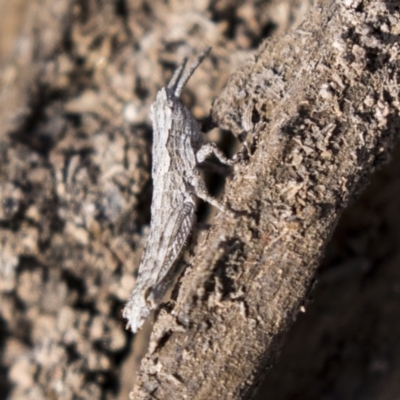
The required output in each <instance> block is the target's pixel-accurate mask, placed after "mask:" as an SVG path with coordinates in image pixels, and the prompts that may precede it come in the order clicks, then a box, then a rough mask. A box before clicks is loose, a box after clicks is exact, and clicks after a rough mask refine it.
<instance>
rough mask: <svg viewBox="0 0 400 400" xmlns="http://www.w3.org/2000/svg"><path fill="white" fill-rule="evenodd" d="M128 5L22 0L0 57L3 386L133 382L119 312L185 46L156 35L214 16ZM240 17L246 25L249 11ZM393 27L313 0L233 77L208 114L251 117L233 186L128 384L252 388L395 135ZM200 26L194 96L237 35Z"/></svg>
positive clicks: (47, 390)
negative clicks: (154, 126)
mask: <svg viewBox="0 0 400 400" xmlns="http://www.w3.org/2000/svg"><path fill="white" fill-rule="evenodd" d="M122 3H123V2H121V3H119V2H118V4H122ZM139 3H140V2H126V7H127V9H126V12H127V14H129V16H130V17H129V18H128V17H126V16H125V18H126V19H124V18H123V17H121V11H119V13H117V10H116V8H115V4H116V3H114V2H108V1H106V0H104V1H89V2H86V1H85V2H79V1H78V2H76V3H71V2H67V1H58V2H52V1H46V2H40V3H39V2H29V3H26V8H27V11H26V13H25V14H22V13H21V15H23V16H21V19H22V22H21V26H22V29H23V33H22V34H21V37H20V40H18V42H17V45H16V46H15V49H16V50H15V53H14V54H13V56H12V57H11V60H10V62H9V63H8V64H7V65H5V68H3V70H2V74H1V79H2V81H1V85H2V86H1V93H0V120H1V126H0V185H1V187H0V197H2V198H1V203H0V206H1V207H0V245H1V251H0V257H1V260H0V266H1V267H2V268H1V270H0V273H1V274H2V275H1V279H0V292H1V296H2V297H1V299H0V300H1V307H0V313H1V320H2V324H4V326H5V327H6V329H5V330H2V334H3V333H4V336H2V343H1V345H2V346H3V343H4V349H6V351H4V352H2V354H1V367H2V368H1V370H2V371H3V367H5V368H9V370H10V372H9V375H8V379H10V382H11V383H10V385H11V384H12V385H14V387H15V388H14V389H13V391H12V393H11V395H10V398H12V399H14V398H16V399H18V398H26V399H29V398H34V399H40V398H43V399H45V398H52V397H55V398H64V399H73V398H76V397H79V398H88V399H89V398H90V399H92V398H101V396H105V395H106V394H105V393H107V395H110V396H113V394H114V392H113V393H112V394H110V393H109V392H107V391H108V390H110V391H112V390H113V389H109V386H107V382H114V381H118V382H120V381H121V382H122V383H123V382H124V381H125V382H126V381H129V379H127V378H126V377H125V378H124V379H121V378H120V376H118V375H120V372H121V369H122V367H121V364H118V362H119V361H118V360H119V357H120V355H121V353H123V352H125V353H128V350H129V347H128V346H129V345H128V344H127V343H128V338H129V337H131V336H129V337H128V336H127V335H126V334H125V332H124V327H123V323H122V321H121V314H120V309H121V308H122V305H123V303H124V302H125V301H126V299H127V298H128V296H129V292H130V291H131V289H132V286H133V281H134V279H133V278H132V277H133V275H134V270H135V268H136V267H137V265H138V263H139V259H140V250H141V247H142V246H143V242H144V240H143V231H142V228H141V227H142V226H143V225H144V224H145V221H146V218H145V217H143V212H141V211H142V210H143V209H144V208H145V203H146V202H145V201H144V200H143V198H146V196H147V197H149V196H148V194H146V190H147V189H146V188H147V185H148V184H147V182H148V180H149V174H148V170H149V168H148V167H149V160H148V157H147V154H148V153H149V145H148V141H149V140H148V137H149V135H150V133H149V132H148V128H147V126H146V123H147V122H148V121H147V119H146V118H147V112H148V106H149V104H150V103H151V102H152V101H153V100H154V98H155V94H156V91H157V89H158V88H160V87H162V86H163V85H165V82H166V81H167V78H168V74H167V73H163V69H162V68H161V66H159V67H157V66H158V65H163V66H164V67H165V64H168V63H172V64H176V63H177V62H179V61H180V60H181V55H182V54H175V52H174V49H175V47H174V46H176V47H177V48H178V50H179V49H181V47H180V46H179V44H178V45H177V44H176V38H175V37H174V36H173V35H171V36H168V35H167V34H166V33H169V32H172V31H173V29H172V27H174V28H176V27H177V26H180V25H179V24H180V23H181V21H182V19H184V21H185V25H184V28H182V27H181V29H182V30H181V31H180V33H181V34H182V32H183V33H184V35H183V37H185V38H187V45H188V46H190V47H193V54H194V55H195V54H198V53H199V51H201V49H202V48H204V45H205V44H204V41H205V40H204V39H205V38H206V39H207V40H209V36H207V35H208V29H209V28H210V24H209V21H207V20H206V18H204V17H203V18H199V14H200V15H203V14H201V13H202V12H204V15H205V14H206V13H207V12H209V10H208V8H209V5H208V4H206V3H202V4H203V5H202V7H203V8H204V10H203V9H202V10H200V11H198V14H196V13H194V14H193V13H188V14H185V15H184V16H183V17H182V15H181V14H179V10H180V3H179V4H178V3H176V4H175V3H174V2H171V4H168V5H166V4H164V3H161V2H157V1H156V2H154V3H152V2H145V1H144V2H142V3H140V4H139ZM147 3H149V4H151V7H148V6H147ZM174 7H176V9H174ZM199 7H200V6H199ZM210 7H211V6H210ZM221 7H222V9H223V10H225V11H226V14H227V15H229V10H230V5H229V4H225V3H224V4H223V6H221ZM224 7H225V8H224ZM149 8H150V9H151V12H149ZM242 11H243V10H242ZM152 12H153V13H152ZM215 12H216V13H218V12H220V11H218V10H216V11H215ZM243 12H244V11H243ZM267 14H268V13H267V12H264V13H260V21H261V23H260V24H259V25H257V24H255V25H256V27H258V26H261V25H262V23H265V24H267V21H268V20H267V19H266V17H264V16H265V15H267ZM221 15H224V12H221V14H220V16H221ZM256 16H258V14H257V13H256ZM190 18H193V20H191V21H189V20H190ZM153 20H156V23H157V24H158V25H157V26H158V27H159V29H154V23H153ZM229 22H230V21H229V17H227V22H224V21H222V23H221V25H218V24H215V25H212V27H213V29H215V31H217V30H218V29H222V28H223V26H224V25H227V26H229ZM256 22H257V21H256ZM244 23H245V25H246V24H247V25H246V26H245V28H243V30H242V32H247V31H249V30H250V32H251V27H252V26H253V25H254V18H253V20H252V21H250V22H246V21H244ZM252 24H253V25H252ZM221 26H222V28H221ZM399 32H400V27H399V16H398V10H397V8H396V7H395V5H393V4H391V3H389V2H387V3H386V2H382V1H381V2H375V3H369V2H362V1H357V2H355V3H352V2H351V1H346V2H345V3H340V2H337V3H334V2H322V3H319V4H317V5H316V6H315V7H314V9H313V10H311V11H310V13H309V14H308V15H307V17H306V22H304V23H303V25H301V26H300V27H299V29H297V30H296V31H294V32H293V33H291V34H290V35H288V36H285V37H281V38H277V39H275V40H273V41H270V42H267V43H266V44H265V45H264V46H263V47H262V48H261V49H260V50H259V51H258V52H257V53H256V55H255V57H254V59H253V60H251V61H249V62H248V63H247V64H246V65H245V66H244V67H243V68H242V69H241V70H240V71H238V72H237V73H236V74H235V75H234V76H233V78H232V79H231V81H230V82H229V84H228V85H227V87H226V89H225V90H224V92H223V93H222V94H221V96H220V97H219V98H218V99H217V101H216V102H215V104H214V107H213V117H214V120H215V121H216V122H218V123H219V124H220V125H221V126H222V127H225V128H228V129H231V130H232V131H233V132H234V133H235V134H236V135H237V136H240V137H241V138H242V137H244V136H245V135H244V134H245V133H246V132H247V137H246V143H247V145H248V147H249V148H250V151H251V153H252V157H251V159H250V160H249V162H248V164H242V165H239V166H237V167H236V168H235V171H234V174H233V179H232V180H230V181H229V182H228V185H227V193H226V200H227V201H228V202H229V203H230V205H231V207H232V208H233V209H234V210H237V218H230V217H225V216H223V215H218V217H217V218H216V219H215V221H214V222H213V228H212V230H211V231H209V232H207V233H205V234H204V236H205V237H202V238H200V239H199V241H198V243H199V244H198V248H196V249H195V253H196V256H195V257H194V258H193V259H192V260H191V267H190V268H187V269H186V271H185V275H184V277H183V278H182V279H181V281H180V283H179V295H178V297H177V298H175V297H174V299H175V301H172V302H171V303H170V305H169V306H168V307H164V309H163V310H162V311H161V313H160V315H159V317H158V320H157V323H156V325H155V326H154V332H153V336H152V343H151V346H150V349H149V353H148V355H147V356H146V358H145V359H144V361H143V365H142V370H141V372H140V376H139V381H138V384H137V386H136V388H135V389H134V395H133V397H134V398H158V399H163V398H165V399H169V398H174V399H179V398H184V397H185V396H186V398H193V399H200V398H204V399H212V398H218V399H220V398H224V399H225V398H246V397H248V396H250V394H251V393H252V392H253V390H254V388H255V387H256V385H257V382H258V379H259V377H260V376H261V374H263V373H264V371H265V368H267V367H269V366H270V365H272V363H273V361H274V358H275V357H276V355H277V353H278V351H279V348H280V346H281V343H282V339H283V338H284V336H285V333H286V331H287V330H288V329H289V328H290V326H291V324H292V323H293V321H294V319H295V317H296V314H297V312H298V311H299V309H303V308H304V307H306V305H307V304H306V303H307V293H308V290H309V289H310V286H311V284H312V282H313V279H314V276H315V270H316V268H317V265H318V261H319V259H320V256H321V254H322V252H323V248H324V245H325V243H326V241H327V239H328V238H329V236H330V234H331V232H332V230H333V228H334V226H335V223H336V221H337V218H338V216H339V214H340V212H341V210H342V209H343V208H344V207H345V206H346V205H347V204H348V202H349V201H350V200H351V199H353V198H354V196H355V194H356V193H357V192H358V191H359V190H360V189H361V188H362V187H363V185H364V183H365V182H366V179H367V177H368V175H369V174H370V172H371V171H372V170H373V169H374V168H375V167H376V166H377V165H379V164H381V163H382V162H383V161H385V160H386V159H387V158H388V154H389V153H390V150H391V148H392V147H393V144H394V142H395V141H396V140H397V135H396V134H397V130H398V125H399V117H398V110H399V102H398V67H399V65H398V63H399V61H398V59H399V57H398V56H399V54H398V52H399V48H398V33H399ZM196 35H198V36H196ZM249 36H251V35H249ZM238 38H239V39H238V40H239V41H240V42H241V43H247V42H246V40H247V41H249V39H248V38H247V36H246V34H243V33H241V31H240V30H238ZM213 40H215V43H207V44H211V45H214V50H213V55H215V59H214V60H213V61H214V63H215V65H216V66H217V68H213V69H212V72H210V74H207V73H203V78H205V79H203V81H202V78H201V75H202V74H201V70H199V71H198V74H197V75H195V76H194V77H193V78H194V81H193V82H194V86H193V88H196V89H197V88H199V90H198V92H199V94H200V97H201V95H203V97H206V95H204V93H203V90H205V91H206V92H207V90H210V91H211V90H212V89H211V88H213V87H217V86H218V84H220V82H219V80H220V76H221V75H222V74H223V72H224V69H223V68H222V69H221V68H220V65H224V64H223V63H224V62H225V65H226V66H227V67H228V64H229V62H228V61H227V60H230V59H229V58H228V57H227V53H228V52H229V51H230V50H229V49H232V48H233V47H232V46H233V44H232V43H231V42H229V41H228V39H224V40H225V41H223V42H222V43H223V45H221V43H220V41H221V38H220V36H218V34H215V38H213ZM218 45H219V46H220V47H218ZM168 46H171V48H172V50H171V49H169V51H170V52H172V53H174V54H173V56H171V55H169V54H168V52H167V51H166V48H168ZM196 46H198V47H196ZM182 47H184V46H182ZM227 49H228V50H227ZM138 60H140V61H138ZM160 60H161V61H162V62H160ZM221 60H222V61H221ZM206 63H207V62H206ZM206 63H205V64H206ZM210 65H211V63H210ZM210 65H209V67H208V68H210ZM155 66H156V67H155ZM206 68H207V66H206V65H204V70H206ZM170 69H171V68H170ZM219 69H220V70H219ZM149 74H150V75H149ZM132 77H134V78H132ZM196 79H199V80H198V81H197V82H196ZM207 79H210V80H211V84H207V82H210V81H209V80H207ZM201 81H202V85H200V84H199V82H201ZM200 88H201V90H200ZM188 90H189V91H190V88H188ZM192 92H193V93H196V94H197V90H193V89H192ZM211 93H212V92H211ZM133 94H134V95H133ZM208 94H209V93H208ZM134 96H136V98H135V99H134V101H133V102H131V100H132V97H134ZM194 97H195V96H194ZM127 104H128V105H129V107H126V105H127ZM207 106H208V104H206V105H203V107H207ZM127 110H128V111H129V112H127ZM124 111H126V113H125V114H123V113H124ZM122 115H124V117H126V116H128V117H131V118H132V120H134V121H135V124H136V125H135V127H134V132H133V133H132V132H131V131H130V129H128V128H127V126H126V125H127V124H126V119H128V118H125V124H124V118H123V117H122ZM132 115H133V116H134V117H132ZM132 120H131V121H132ZM138 121H139V122H138ZM147 191H148V190H147ZM92 210H101V213H100V215H94V216H93V214H92V212H93V211H92ZM118 306H119V308H118ZM172 306H173V307H172ZM2 326H3V325H2ZM99 332H100V333H99ZM99 343H100V345H99ZM99 347H100V348H99ZM70 351H71V353H72V356H73V357H70V353H69V352H70ZM128 367H129V365H128ZM128 370H129V368H128ZM128 374H130V377H132V373H131V372H130V370H129V372H128ZM132 379H133V377H132ZM2 382H3V378H2V377H1V378H0V383H2ZM60 382H63V385H60ZM104 382H105V383H104ZM128 384H129V386H131V383H130V382H128ZM110 386H112V384H110Z"/></svg>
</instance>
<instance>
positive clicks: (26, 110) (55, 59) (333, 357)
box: [0, 0, 400, 400]
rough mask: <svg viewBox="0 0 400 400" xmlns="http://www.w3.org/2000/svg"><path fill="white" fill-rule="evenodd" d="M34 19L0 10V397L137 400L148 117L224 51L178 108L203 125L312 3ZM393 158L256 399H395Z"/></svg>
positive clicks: (337, 245) (397, 188) (156, 5)
mask: <svg viewBox="0 0 400 400" xmlns="http://www.w3.org/2000/svg"><path fill="white" fill-rule="evenodd" d="M38 3H39V2H36V1H32V2H30V4H28V2H27V3H25V4H24V2H22V1H15V2H12V5H11V3H10V2H7V1H6V0H1V1H0V29H1V30H0V38H1V40H0V46H1V47H0V62H1V66H0V67H1V70H0V71H1V72H0V74H1V75H0V81H1V82H0V83H1V90H2V92H3V93H2V102H0V105H1V107H0V108H1V109H2V112H1V114H0V116H1V121H2V124H1V125H2V126H3V127H2V128H1V130H0V302H1V303H0V347H1V354H0V393H1V394H2V396H0V397H2V398H9V399H10V400H19V399H35V400H38V399H53V398H54V399H55V398H57V399H75V398H79V399H126V398H127V397H128V394H129V391H130V390H131V388H132V386H133V383H134V378H133V377H134V371H135V370H136V369H137V368H138V362H139V360H140V356H141V355H143V353H144V352H145V346H146V345H145V343H146V335H148V333H149V330H150V323H149V324H147V326H146V327H145V328H144V330H143V331H142V332H141V334H140V335H138V337H137V338H136V340H135V341H134V340H133V339H134V338H133V336H132V335H131V334H129V333H128V332H127V331H126V330H125V329H124V321H123V320H122V318H121V309H122V306H123V304H124V302H125V301H126V300H127V298H128V296H129V293H130V291H131V289H132V287H133V285H134V282H135V278H134V277H135V271H136V268H137V266H138V262H139V260H140V255H141V251H142V249H143V245H144V243H145V237H146V233H147V230H148V222H149V204H150V200H151V182H150V174H149V171H150V163H151V152H150V148H151V125H150V121H149V118H148V108H149V105H150V103H151V102H152V101H153V99H154V97H155V94H156V91H157V89H158V88H160V87H161V86H163V85H164V84H165V82H166V81H167V78H168V77H169V76H170V75H171V72H172V70H173V68H174V67H175V66H176V64H177V63H179V61H180V60H181V59H182V58H183V57H184V56H185V55H189V56H191V57H193V56H195V55H196V54H198V53H199V52H200V51H201V50H202V49H203V48H204V47H205V46H208V45H211V46H213V52H212V56H211V57H210V58H209V59H208V60H206V61H205V62H204V64H203V65H202V68H201V69H199V71H198V72H197V73H196V74H195V76H194V77H193V79H192V80H191V82H190V84H189V85H188V88H187V90H186V91H185V93H184V96H183V97H184V101H185V103H186V104H188V105H190V107H191V109H192V111H193V113H194V115H195V116H196V117H197V118H199V119H201V118H203V117H205V116H207V114H208V111H209V109H210V106H211V102H212V99H213V98H215V97H216V95H217V94H218V93H219V92H220V91H221V89H222V88H223V86H224V84H225V83H226V81H227V79H228V77H229V75H230V74H231V73H233V72H234V71H235V70H236V69H237V68H238V66H239V65H241V63H242V62H243V61H244V60H245V59H246V58H247V57H249V56H250V55H251V54H252V52H253V51H254V50H255V49H256V48H257V47H258V46H259V45H260V43H261V42H262V40H263V39H264V38H266V37H267V36H270V35H281V34H283V33H284V32H286V31H287V30H288V29H291V28H292V27H293V26H295V24H296V23H297V22H298V21H300V20H301V18H302V16H303V15H304V12H305V11H306V9H307V7H308V2H307V1H300V0H299V1H281V2H278V1H275V2H274V1H272V2H265V1H257V0H250V1H247V2H239V1H211V0H205V1H199V2H194V3H193V4H192V2H190V3H189V1H181V2H178V1H172V2H170V4H166V3H164V2H159V1H151V0H150V1H132V2H124V1H119V2H115V3H114V2H107V1H105V0H103V1H97V2H95V1H94V0H93V1H87V2H86V1H84V2H79V1H77V2H74V4H73V5H71V4H70V2H67V1H60V2H58V3H57V5H53V6H50V5H49V4H52V3H53V2H47V3H46V4H45V5H47V6H48V7H47V8H46V7H45V5H43V4H38ZM194 4H195V5H194ZM42 14H43V16H42ZM39 61H40V62H39ZM33 70H34V71H33ZM32 76H34V77H36V79H35V80H34V81H31V80H30V79H31V77H32ZM4 99H6V100H4ZM209 136H210V138H211V139H212V140H217V141H219V142H220V144H221V146H225V147H226V148H227V150H229V146H230V145H231V141H230V140H225V139H224V136H223V134H221V133H220V132H217V131H213V132H211V133H210V135H209ZM398 160H400V152H399V150H397V151H395V152H394V157H393V161H392V162H391V163H390V164H389V165H388V166H386V167H385V168H384V169H383V170H382V171H380V172H378V173H377V174H376V175H375V176H374V178H373V182H372V184H371V185H370V186H369V188H368V190H367V191H366V192H365V193H364V194H363V195H362V197H361V198H360V199H359V200H358V202H357V203H356V204H354V205H353V206H352V207H351V208H349V209H348V210H347V211H346V212H345V214H344V215H343V217H342V219H341V221H340V223H339V225H338V227H337V230H336V233H335V235H334V237H333V238H332V241H331V243H330V245H329V246H328V249H327V253H326V257H325V261H324V262H323V265H322V266H321V268H320V273H319V276H318V277H317V282H316V285H315V290H314V291H313V297H314V298H313V301H312V302H311V303H310V304H307V305H305V311H306V312H305V313H304V314H303V315H301V316H300V317H299V319H298V321H297V323H296V325H295V326H294V327H293V329H292V331H291V332H290V334H289V336H288V338H287V340H286V344H285V346H284V348H283V352H282V355H281V357H280V359H279V361H278V363H277V365H276V366H275V367H274V368H273V369H272V370H271V371H270V372H269V373H268V374H267V373H266V378H265V382H264V383H263V385H262V386H261V387H260V390H259V394H258V397H257V399H259V400H261V399H267V398H268V399H289V398H296V399H360V400H361V399H363V400H367V399H368V400H372V399H397V398H398V390H396V389H397V387H398V385H399V384H398V382H399V381H400V380H399V379H398V374H399V375H400V367H399V365H400V364H399V362H398V360H399V359H400V357H399V356H400V354H398V353H400V346H399V344H398V343H399V340H396V339H398V337H399V335H400V318H398V312H399V309H400V307H399V306H400V272H398V264H399V262H400V260H398V258H399V254H400V253H399V251H398V247H397V246H398V236H399V235H398V232H399V231H400V208H399V206H398V198H397V194H399V195H400V185H399V183H398V177H399V176H400V175H399V172H400V162H399V161H398ZM215 190H216V191H218V188H217V187H216V188H215ZM200 214H202V215H203V214H204V215H205V214H207V209H206V207H204V206H201V210H200ZM206 218H207V217H206V216H204V217H203V220H205V219H206Z"/></svg>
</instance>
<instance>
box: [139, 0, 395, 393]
mask: <svg viewBox="0 0 400 400" xmlns="http://www.w3.org/2000/svg"><path fill="white" fill-rule="evenodd" d="M398 17H399V15H398V14H396V13H393V9H392V8H391V5H390V4H386V3H385V2H369V1H360V0H357V1H347V2H343V3H342V2H337V1H335V2H332V1H327V2H321V3H319V4H316V5H315V6H314V8H313V9H312V10H311V11H310V12H309V14H308V15H307V16H306V20H305V22H304V23H303V24H301V26H300V27H299V28H298V29H297V30H296V31H295V32H293V33H292V34H290V35H287V36H285V37H283V38H278V39H276V40H272V41H269V42H267V43H265V45H264V46H262V48H261V49H260V50H259V51H258V52H257V54H256V55H255V57H254V60H252V61H250V62H248V63H247V64H246V65H245V66H244V67H243V68H241V69H240V70H239V71H238V72H237V73H235V74H234V76H233V77H232V78H231V79H230V81H229V83H228V85H227V87H226V88H225V89H224V91H223V93H222V94H221V95H220V96H219V97H218V98H217V100H216V101H215V103H214V106H213V110H212V115H213V117H214V121H216V122H217V123H218V125H219V126H220V127H223V128H226V129H230V130H232V131H233V132H234V133H236V134H237V135H238V136H239V135H243V133H244V132H248V136H249V138H247V141H248V145H249V147H250V148H251V149H254V155H253V156H252V158H251V160H250V163H249V164H248V165H246V166H244V165H241V166H239V167H238V168H236V169H235V174H234V178H233V179H232V181H231V182H229V185H228V188H227V190H226V199H227V200H228V202H229V203H230V204H231V206H232V208H233V209H234V210H237V212H238V217H237V218H236V219H231V218H229V217H227V216H224V215H221V214H220V215H218V216H217V218H216V220H215V223H214V226H213V228H212V230H211V231H210V232H208V233H207V237H206V238H204V239H203V240H201V241H200V244H199V247H198V249H197V252H196V255H195V257H194V258H193V260H192V261H191V264H192V268H190V269H188V270H187V272H186V273H185V276H184V278H183V279H182V282H181V286H180V289H179V294H178V297H177V299H176V304H174V305H173V308H172V309H171V310H170V311H168V312H163V313H161V314H160V316H159V317H158V319H157V322H156V324H155V326H154V330H153V334H152V337H151V343H150V350H149V353H148V355H146V357H145V359H144V361H143V362H142V368H141V373H140V379H139V381H138V384H137V386H136V388H135V390H134V392H133V398H135V399H139V398H141V399H142V398H143V399H145V398H146V399H147V398H148V399H150V398H157V399H167V398H181V399H184V398H191V399H220V398H230V399H244V398H248V397H250V395H251V394H252V393H253V392H254V388H255V387H256V385H257V382H258V380H259V379H260V371H264V370H265V368H266V366H268V365H271V364H272V362H273V360H274V358H275V356H276V354H277V352H278V350H279V348H280V346H281V343H282V339H283V338H284V335H285V333H286V332H287V330H288V329H289V327H290V326H291V325H292V324H293V322H294V320H295V318H296V315H297V313H298V312H299V311H300V309H301V307H304V302H305V301H306V298H307V292H308V290H309V288H310V286H311V284H312V281H313V278H314V276H315V271H316V267H317V266H318V264H319V262H320V260H321V255H322V253H323V250H324V247H325V246H326V244H327V241H328V239H329V238H330V236H331V234H332V232H333V229H334V227H335V225H336V222H337V220H338V217H339V215H340V213H341V211H342V210H343V209H344V207H345V206H346V205H347V204H348V202H349V201H350V200H351V199H353V198H354V196H355V195H356V194H357V193H358V192H359V190H360V189H361V188H362V187H363V186H364V184H365V182H366V178H367V176H368V175H369V174H370V173H371V171H372V170H373V169H374V168H375V167H376V166H377V165H379V164H380V163H381V162H382V161H383V160H386V159H387V158H388V151H389V150H390V149H391V148H392V146H393V143H394V142H395V140H397V139H398V130H399V127H400V119H399V106H400V103H399V87H398V78H399V72H398V71H399V50H400V49H399V44H398V42H397V37H398V36H397V33H398V32H399V29H400V20H399V19H398Z"/></svg>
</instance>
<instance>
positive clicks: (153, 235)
mask: <svg viewBox="0 0 400 400" xmlns="http://www.w3.org/2000/svg"><path fill="white" fill-rule="evenodd" d="M210 50H211V48H208V49H206V50H205V51H204V52H203V53H202V54H201V55H200V56H199V57H198V58H197V60H196V61H195V62H194V63H193V64H192V66H191V67H190V69H189V71H188V72H186V74H183V70H184V68H185V65H186V62H187V59H184V60H183V62H182V64H181V65H180V66H179V67H178V68H177V70H176V71H175V73H174V75H173V76H172V79H171V81H170V82H169V84H168V86H167V87H165V88H162V89H161V90H160V91H159V92H158V94H157V98H156V101H155V102H154V103H153V104H152V105H151V108H150V117H151V120H152V122H153V166H152V177H153V188H154V191H153V201H152V204H151V229H150V234H149V237H148V239H147V243H146V247H145V249H144V253H143V256H142V260H141V262H140V266H139V273H138V277H137V281H136V285H135V287H134V289H133V292H132V295H131V298H130V300H129V301H128V303H127V304H126V306H125V308H124V311H123V316H124V318H126V319H127V320H128V323H127V328H130V329H131V331H132V332H137V330H138V329H139V328H140V327H141V326H142V324H143V322H144V321H145V320H146V318H147V317H148V315H149V314H150V312H151V311H152V310H153V309H155V308H156V307H157V306H158V305H159V304H160V303H161V301H162V298H163V296H164V294H165V291H166V289H167V286H168V283H169V280H170V275H171V274H170V272H171V271H172V267H173V265H174V263H175V261H176V259H177V257H178V256H179V253H180V252H181V250H182V247H183V245H184V244H185V241H186V239H187V237H188V236H189V234H190V232H191V230H192V227H193V224H194V221H195V208H196V196H198V197H200V198H201V199H203V200H205V201H207V202H209V203H210V204H212V205H213V206H215V207H218V208H219V209H220V210H221V211H227V210H226V209H225V207H224V206H223V205H222V204H221V203H220V202H218V201H217V200H216V199H214V198H212V197H211V196H210V195H209V194H208V192H207V190H206V187H205V184H204V181H203V178H202V177H201V175H200V172H199V170H198V164H199V163H201V162H203V161H204V160H205V159H206V158H207V157H208V156H210V155H211V154H214V155H215V156H216V157H217V158H218V159H219V160H220V161H221V162H222V163H224V164H227V165H232V164H233V161H232V160H228V159H226V158H225V156H224V155H223V154H222V153H221V151H220V150H219V149H218V148H217V147H216V145H215V144H214V143H208V144H205V145H203V144H202V134H201V130H200V125H199V123H198V122H197V121H196V120H195V119H194V118H193V116H192V114H191V113H190V111H189V110H188V109H187V108H186V107H185V106H184V105H183V104H182V103H181V101H180V100H179V96H180V94H181V92H182V89H183V88H184V87H185V85H186V83H187V82H188V80H189V78H190V77H191V76H192V74H193V73H194V71H195V70H196V68H197V67H198V66H199V65H200V63H201V62H202V61H203V60H204V58H205V57H206V56H207V55H208V53H209V52H210Z"/></svg>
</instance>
